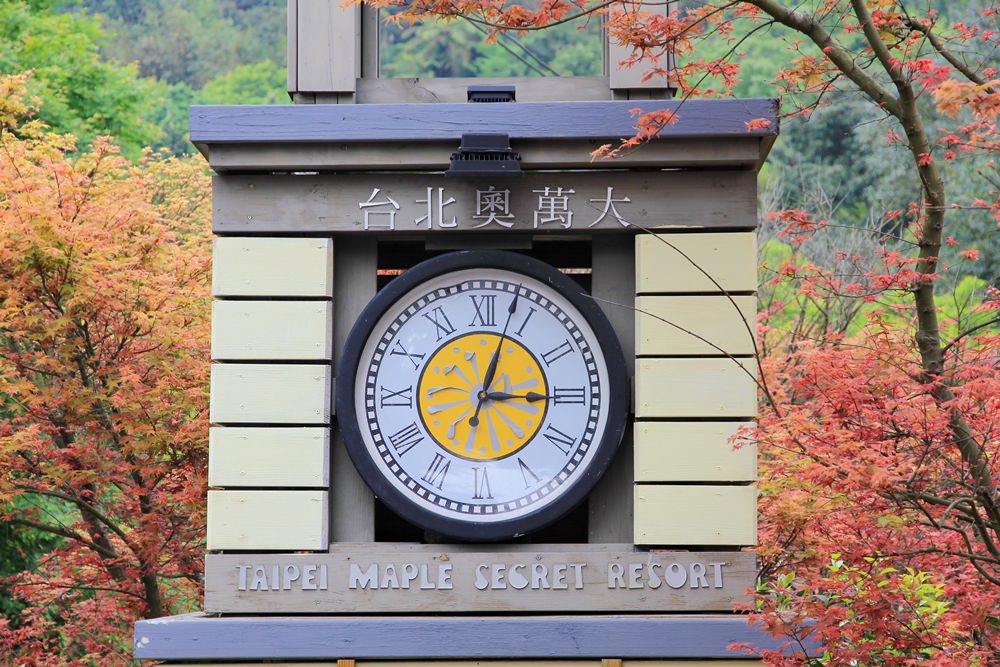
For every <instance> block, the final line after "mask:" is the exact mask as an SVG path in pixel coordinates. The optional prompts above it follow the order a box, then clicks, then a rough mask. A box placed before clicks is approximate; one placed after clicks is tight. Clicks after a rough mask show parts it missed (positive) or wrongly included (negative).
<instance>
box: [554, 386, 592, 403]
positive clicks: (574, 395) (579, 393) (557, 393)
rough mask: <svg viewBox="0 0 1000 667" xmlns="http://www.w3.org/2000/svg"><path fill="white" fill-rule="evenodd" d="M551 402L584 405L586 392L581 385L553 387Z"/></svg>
mask: <svg viewBox="0 0 1000 667" xmlns="http://www.w3.org/2000/svg"><path fill="white" fill-rule="evenodd" d="M552 402H553V403H555V404H556V405H560V404H563V405H586V403H587V392H586V390H585V389H584V388H583V387H573V388H566V387H554V388H553V389H552Z"/></svg>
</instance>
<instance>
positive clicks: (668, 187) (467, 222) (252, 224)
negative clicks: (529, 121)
mask: <svg viewBox="0 0 1000 667" xmlns="http://www.w3.org/2000/svg"><path fill="white" fill-rule="evenodd" d="M494 184H495V185H496V186H497V187H498V188H502V189H504V190H509V192H510V195H509V203H510V207H511V208H510V213H511V214H512V215H514V216H515V217H513V218H511V220H510V223H509V224H512V225H513V226H512V227H510V228H507V229H504V228H501V227H499V226H498V225H497V224H495V223H493V224H490V225H488V226H486V227H481V226H479V227H477V226H478V225H481V222H482V220H481V217H480V219H476V218H475V217H474V216H476V214H477V212H476V197H477V194H476V193H477V190H480V189H481V190H486V189H487V185H494ZM611 186H613V187H614V196H615V197H618V198H622V197H628V198H629V199H630V201H629V202H624V201H623V202H619V203H618V204H617V205H616V211H618V212H619V213H620V214H621V216H622V219H623V220H625V221H627V222H629V223H632V224H634V225H638V226H641V228H666V227H673V228H692V229H694V228H697V229H701V228H706V229H708V228H711V229H753V228H754V227H755V226H756V225H757V180H756V175H755V174H754V173H753V172H751V171H749V170H744V171H735V170H727V171H671V172H662V171H657V172H624V171H619V172H565V173H545V172H532V173H530V174H526V175H524V176H522V177H520V178H512V179H507V180H506V181H492V182H490V181H487V180H486V179H481V180H477V181H468V180H463V179H449V178H445V177H444V176H441V175H435V174H422V175H421V174H391V175H389V174H379V175H371V174H343V175H340V174H320V175H300V176H292V175H256V176H245V175H225V176H223V175H218V176H215V178H214V179H213V185H212V223H213V229H214V230H215V232H216V233H218V234H262V233H276V234H302V233H314V232H322V233H334V232H352V233H353V232H357V233H362V232H371V231H384V232H386V233H390V232H389V230H387V229H385V227H386V226H387V225H389V222H387V221H390V220H391V221H392V223H391V224H392V226H393V228H394V230H393V232H391V233H411V234H412V233H425V232H432V233H434V234H442V233H448V232H449V229H447V228H442V227H441V226H440V224H439V222H440V221H438V222H434V227H433V230H428V229H427V228H426V225H427V221H426V220H423V221H422V222H420V223H419V224H417V220H419V219H420V218H421V217H423V216H427V204H426V201H427V199H426V198H427V188H429V187H442V188H446V192H447V193H448V195H447V196H450V197H452V198H453V199H455V202H454V203H453V204H451V205H449V207H448V209H447V210H446V211H445V213H446V216H445V217H446V218H448V219H449V221H450V219H451V218H453V217H454V218H455V219H456V221H457V223H456V224H457V227H456V229H455V231H462V232H465V231H470V232H476V233H480V234H484V233H504V234H514V233H518V232H526V233H532V234H534V233H540V234H553V233H556V234H564V233H571V234H591V233H595V232H597V233H604V232H618V231H621V229H622V228H623V226H622V224H621V223H620V222H619V220H618V219H617V218H616V217H615V216H614V215H613V214H608V215H604V214H603V208H602V206H601V201H603V199H602V198H606V197H607V196H608V188H609V187H611ZM375 187H377V188H378V191H377V193H376V194H377V195H378V196H379V197H391V198H392V201H393V202H396V204H395V207H396V208H395V209H394V210H393V209H392V208H391V207H389V210H392V216H391V217H390V216H389V215H386V214H385V213H383V214H382V216H381V217H379V218H378V227H377V228H376V227H372V228H371V229H365V225H364V215H363V213H362V209H361V204H362V203H364V202H366V201H368V200H369V198H370V197H371V196H372V195H373V188H375ZM546 187H549V188H552V191H553V192H554V191H555V188H563V191H564V192H568V191H570V190H572V193H571V194H570V195H568V199H569V201H568V204H569V210H574V211H576V218H575V220H574V222H573V224H572V227H571V228H565V227H564V226H563V225H561V224H559V225H554V224H548V225H541V226H539V227H537V228H536V227H535V226H534V215H533V211H535V210H537V209H536V208H535V205H536V204H537V203H538V197H539V194H538V193H540V192H544V191H545V190H544V188H546ZM377 201H383V202H384V201H387V200H386V199H378V200H377ZM419 201H423V202H424V203H418V202H419ZM386 206H388V205H386ZM380 210H383V211H385V210H386V209H385V208H384V207H383V208H382V209H380ZM598 219H599V221H598ZM594 222H596V223H597V224H595V225H594V226H593V227H591V226H590V225H591V223H594Z"/></svg>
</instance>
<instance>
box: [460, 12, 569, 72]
mask: <svg viewBox="0 0 1000 667" xmlns="http://www.w3.org/2000/svg"><path fill="white" fill-rule="evenodd" d="M462 18H463V19H464V20H466V21H469V23H470V24H471V25H472V26H473V27H474V28H475V29H476V30H478V31H479V32H481V33H482V34H484V35H488V34H489V33H488V32H487V30H486V28H484V27H483V26H481V25H479V24H478V23H476V22H475V21H471V20H469V18H468V17H466V16H463V17H462ZM499 36H502V37H505V38H507V39H509V40H511V41H512V42H514V44H516V45H517V46H518V47H519V48H521V49H523V50H524V51H525V52H526V53H528V55H530V56H531V57H532V58H534V59H535V60H536V61H538V64H540V65H541V66H542V67H544V68H545V69H547V70H548V71H549V72H550V73H552V74H553V75H555V76H561V75H560V74H559V72H557V71H555V70H554V69H552V68H551V67H549V66H548V65H547V64H546V63H544V62H542V61H541V60H540V59H539V58H538V57H537V56H535V54H533V53H531V52H530V51H528V49H527V48H525V46H524V45H523V44H521V43H520V42H518V41H517V40H516V39H514V38H513V37H510V36H508V35H506V34H501V35H499ZM496 44H497V46H499V47H500V48H501V49H503V50H504V51H506V52H507V53H509V54H510V55H512V56H514V57H515V58H517V59H518V60H519V61H520V62H521V63H522V64H524V65H525V67H527V68H528V69H530V70H531V71H533V72H535V73H536V74H539V75H541V76H545V72H543V71H542V70H541V69H539V68H538V67H536V66H535V65H534V64H532V63H530V62H528V61H527V60H526V59H525V58H524V57H522V56H521V55H519V54H517V53H515V52H514V51H513V49H511V48H510V47H509V46H507V45H506V44H504V43H503V42H501V41H500V40H499V39H497V41H496Z"/></svg>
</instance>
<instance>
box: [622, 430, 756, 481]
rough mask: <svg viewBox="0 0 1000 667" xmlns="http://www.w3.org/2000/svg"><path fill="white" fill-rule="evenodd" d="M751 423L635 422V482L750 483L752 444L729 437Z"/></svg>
mask: <svg viewBox="0 0 1000 667" xmlns="http://www.w3.org/2000/svg"><path fill="white" fill-rule="evenodd" d="M742 426H752V422H636V424H635V481H636V482H752V481H754V480H756V479H757V446H756V443H753V442H750V443H739V446H736V443H734V442H733V441H731V438H732V437H733V436H734V435H736V433H737V431H738V430H739V429H740V427H742Z"/></svg>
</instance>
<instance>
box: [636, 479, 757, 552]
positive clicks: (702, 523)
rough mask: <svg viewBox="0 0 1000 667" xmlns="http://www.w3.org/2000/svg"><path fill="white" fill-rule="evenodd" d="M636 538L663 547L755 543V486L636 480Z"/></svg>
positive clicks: (639, 542)
mask: <svg viewBox="0 0 1000 667" xmlns="http://www.w3.org/2000/svg"><path fill="white" fill-rule="evenodd" d="M635 542H636V544H649V545H654V544H655V545H664V546H695V545H699V546H700V545H704V546H722V545H726V546H752V545H754V544H757V489H756V488H755V487H752V486H688V485H685V486H669V485H646V484H637V485H636V487H635Z"/></svg>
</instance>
